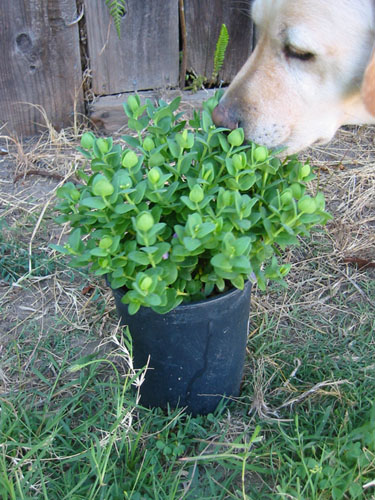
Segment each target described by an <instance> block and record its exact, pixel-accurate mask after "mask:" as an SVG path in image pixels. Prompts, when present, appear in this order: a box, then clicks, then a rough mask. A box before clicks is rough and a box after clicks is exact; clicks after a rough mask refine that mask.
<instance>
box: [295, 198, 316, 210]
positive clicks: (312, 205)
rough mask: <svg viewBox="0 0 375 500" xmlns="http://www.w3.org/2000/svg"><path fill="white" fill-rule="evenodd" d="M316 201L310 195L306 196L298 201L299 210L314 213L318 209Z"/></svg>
mask: <svg viewBox="0 0 375 500" xmlns="http://www.w3.org/2000/svg"><path fill="white" fill-rule="evenodd" d="M316 208H317V207H316V202H315V200H314V199H313V198H311V197H310V196H304V197H303V198H301V199H300V200H299V202H298V210H299V211H300V212H304V213H305V214H313V213H314V212H315V211H316Z"/></svg>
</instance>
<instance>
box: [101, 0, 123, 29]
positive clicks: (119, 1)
mask: <svg viewBox="0 0 375 500" xmlns="http://www.w3.org/2000/svg"><path fill="white" fill-rule="evenodd" d="M105 3H106V5H107V7H108V9H109V13H110V15H111V16H112V19H113V22H114V23H115V28H116V32H117V35H118V37H119V38H121V21H122V18H123V17H124V15H125V13H126V2H125V0H105Z"/></svg>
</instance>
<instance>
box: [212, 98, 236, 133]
mask: <svg viewBox="0 0 375 500" xmlns="http://www.w3.org/2000/svg"><path fill="white" fill-rule="evenodd" d="M212 119H213V121H214V123H215V125H216V126H217V127H225V128H229V129H230V130H233V129H235V128H237V127H238V122H239V119H238V117H237V116H236V112H235V110H233V109H231V108H229V107H227V106H225V104H224V103H220V104H218V105H217V106H216V108H214V110H213V111H212Z"/></svg>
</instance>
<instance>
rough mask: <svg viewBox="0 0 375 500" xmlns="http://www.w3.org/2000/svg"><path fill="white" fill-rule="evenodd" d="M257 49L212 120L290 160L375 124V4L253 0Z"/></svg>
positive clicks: (368, 1) (367, 0) (336, 0)
mask: <svg viewBox="0 0 375 500" xmlns="http://www.w3.org/2000/svg"><path fill="white" fill-rule="evenodd" d="M252 17H253V20H254V22H255V24H256V27H257V30H258V31H257V33H258V34H259V36H258V43H257V46H256V48H255V50H254V52H253V53H252V55H251V56H250V58H249V59H248V61H247V62H246V63H245V65H244V66H243V68H242V69H241V70H240V72H239V73H238V74H237V75H236V77H235V78H234V80H233V82H232V83H231V85H230V86H229V88H228V89H227V91H226V93H225V95H224V97H223V99H222V100H221V102H220V104H219V106H218V107H217V108H216V109H215V110H214V115H213V116H214V120H215V122H216V123H217V124H218V125H221V126H225V127H228V128H235V127H237V126H239V127H243V129H244V131H245V136H246V137H247V138H248V139H251V140H253V141H255V142H257V143H259V144H263V145H266V146H268V147H271V148H274V147H279V146H280V147H286V148H287V152H288V153H292V152H296V151H299V150H301V149H303V148H305V147H307V146H309V145H311V144H314V143H324V142H327V141H329V140H330V139H331V138H332V136H333V135H334V133H335V132H336V130H337V129H338V128H339V127H340V126H341V125H344V124H365V123H367V124H371V123H375V51H373V48H374V46H375V0H313V1H310V0H255V1H254V3H253V7H252Z"/></svg>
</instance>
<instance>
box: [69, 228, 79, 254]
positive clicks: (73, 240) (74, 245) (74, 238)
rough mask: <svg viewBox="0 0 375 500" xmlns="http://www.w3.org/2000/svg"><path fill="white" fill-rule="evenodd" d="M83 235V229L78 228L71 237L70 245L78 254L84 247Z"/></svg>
mask: <svg viewBox="0 0 375 500" xmlns="http://www.w3.org/2000/svg"><path fill="white" fill-rule="evenodd" d="M81 234H82V233H81V228H79V227H77V228H76V229H74V230H73V231H72V232H71V233H70V235H69V238H68V243H69V245H70V247H71V248H72V249H73V250H74V251H75V252H78V251H79V249H80V247H81V245H82V241H81Z"/></svg>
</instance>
